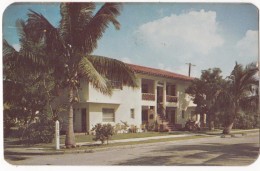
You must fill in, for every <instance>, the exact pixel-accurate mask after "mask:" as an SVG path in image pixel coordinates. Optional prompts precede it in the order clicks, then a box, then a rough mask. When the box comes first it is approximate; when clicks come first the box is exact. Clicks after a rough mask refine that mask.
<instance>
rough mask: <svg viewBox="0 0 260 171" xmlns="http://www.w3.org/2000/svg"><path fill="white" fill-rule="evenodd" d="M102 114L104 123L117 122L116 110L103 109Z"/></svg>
mask: <svg viewBox="0 0 260 171" xmlns="http://www.w3.org/2000/svg"><path fill="white" fill-rule="evenodd" d="M102 113H103V117H102V121H103V122H115V110H114V109H110V108H103V109H102Z"/></svg>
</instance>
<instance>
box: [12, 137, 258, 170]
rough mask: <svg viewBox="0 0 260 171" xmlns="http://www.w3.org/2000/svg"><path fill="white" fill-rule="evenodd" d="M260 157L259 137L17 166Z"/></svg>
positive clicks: (231, 162)
mask: <svg viewBox="0 0 260 171" xmlns="http://www.w3.org/2000/svg"><path fill="white" fill-rule="evenodd" d="M258 155H259V133H255V134H250V135H247V136H240V137H232V138H231V137H229V138H220V137H213V138H212V137H210V138H202V139H193V140H182V141H175V142H163V143H154V144H142V145H135V146H128V147H120V148H113V149H107V150H104V151H95V152H93V153H79V154H63V155H42V156H22V157H21V156H20V157H21V158H20V160H8V159H7V161H8V162H9V163H11V164H14V165H124V166H125V165H127V166H128V165H135V166H139V165H149V166H151V165H159V166H162V165H171V166H172V165H174V166H177V165H193V166H195V165H208V166H209V165H218V166H219V165H224V166H241V165H249V164H251V163H253V162H254V161H255V160H256V159H257V157H258Z"/></svg>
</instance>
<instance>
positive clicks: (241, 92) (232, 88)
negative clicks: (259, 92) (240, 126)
mask: <svg viewBox="0 0 260 171" xmlns="http://www.w3.org/2000/svg"><path fill="white" fill-rule="evenodd" d="M257 72H258V68H257V67H256V66H255V64H249V65H247V66H246V67H245V68H243V66H242V65H240V64H237V63H236V65H235V67H234V69H233V71H232V72H231V74H230V76H229V77H228V80H227V83H226V84H225V85H224V87H223V90H224V91H222V92H221V93H220V95H219V100H220V103H221V104H222V105H221V106H222V107H224V110H226V112H228V116H227V117H226V124H225V128H224V130H223V134H229V133H230V131H231V129H232V127H233V124H234V120H235V118H236V116H237V115H238V113H239V112H240V111H241V110H247V108H251V106H250V105H248V106H247V107H245V105H244V104H245V103H246V102H249V100H250V101H252V97H253V94H252V87H257V86H258V80H257V78H256V74H257ZM247 104H252V103H247Z"/></svg>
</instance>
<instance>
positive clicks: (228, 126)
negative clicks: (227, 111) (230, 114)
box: [223, 121, 234, 134]
mask: <svg viewBox="0 0 260 171" xmlns="http://www.w3.org/2000/svg"><path fill="white" fill-rule="evenodd" d="M233 125H234V122H233V121H232V122H231V123H230V124H228V125H227V126H226V127H225V128H224V130H223V134H230V132H231V130H232V127H233Z"/></svg>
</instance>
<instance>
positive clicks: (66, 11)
mask: <svg viewBox="0 0 260 171" xmlns="http://www.w3.org/2000/svg"><path fill="white" fill-rule="evenodd" d="M94 9H95V4H94V3H91V2H89V3H61V5H60V13H61V17H62V18H61V21H60V35H61V37H62V38H63V40H64V41H65V42H66V45H69V46H72V47H73V48H78V49H81V48H82V45H83V43H84V39H83V38H82V34H84V33H83V31H84V27H85V26H86V25H87V23H88V22H89V21H90V19H91V18H92V14H93V10H94Z"/></svg>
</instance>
